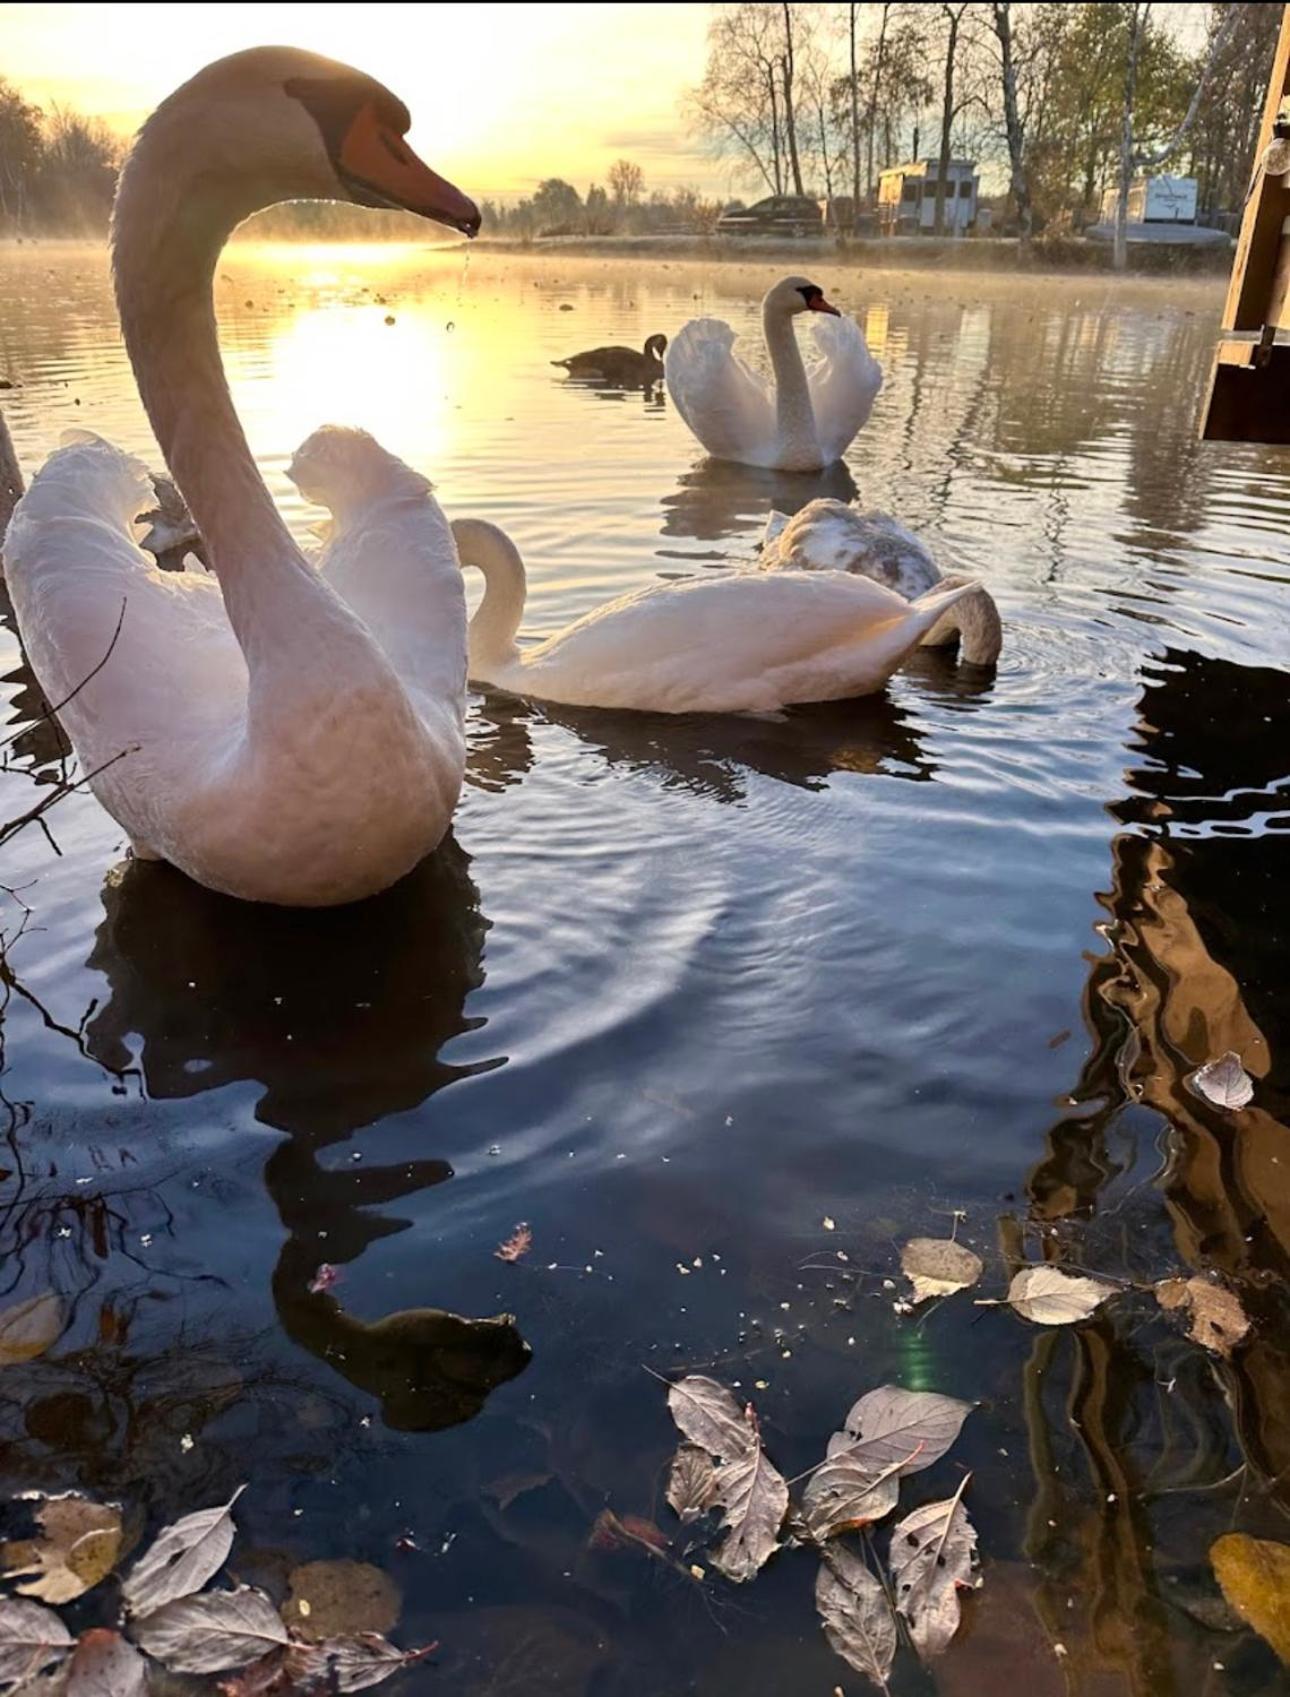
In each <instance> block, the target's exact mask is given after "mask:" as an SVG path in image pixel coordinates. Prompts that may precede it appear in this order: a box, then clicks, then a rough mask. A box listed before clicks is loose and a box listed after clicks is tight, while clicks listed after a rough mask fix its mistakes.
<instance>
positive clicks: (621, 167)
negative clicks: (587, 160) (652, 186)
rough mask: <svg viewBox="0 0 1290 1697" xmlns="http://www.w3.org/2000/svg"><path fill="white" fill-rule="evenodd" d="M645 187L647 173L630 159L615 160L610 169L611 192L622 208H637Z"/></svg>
mask: <svg viewBox="0 0 1290 1697" xmlns="http://www.w3.org/2000/svg"><path fill="white" fill-rule="evenodd" d="M644 187H645V173H644V172H643V171H642V170H641V168H640V166H639V165H636V164H634V163H633V162H632V161H631V160H630V159H615V160H614V162H613V164H612V165H611V166H610V167H609V192H610V194H612V195H613V197H614V200H615V201H616V202H617V204H618V205H619V206H620V207H628V206H635V204H636V202H637V201H638V200H639V199H640V197H641V191H642V189H643V188H644Z"/></svg>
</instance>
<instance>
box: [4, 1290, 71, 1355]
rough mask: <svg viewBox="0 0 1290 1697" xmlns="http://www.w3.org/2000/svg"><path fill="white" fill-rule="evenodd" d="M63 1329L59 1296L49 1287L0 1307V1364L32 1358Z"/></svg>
mask: <svg viewBox="0 0 1290 1697" xmlns="http://www.w3.org/2000/svg"><path fill="white" fill-rule="evenodd" d="M62 1332H63V1299H62V1298H61V1297H60V1296H56V1295H55V1294H54V1292H53V1291H52V1290H47V1291H43V1292H42V1293H41V1294H40V1295H39V1296H29V1297H28V1298H27V1300H26V1301H25V1302H15V1303H14V1305H13V1307H12V1308H4V1309H0V1367H11V1366H13V1364H14V1363H15V1362H18V1361H33V1360H35V1358H36V1356H38V1355H43V1354H44V1353H45V1351H46V1350H47V1349H49V1348H50V1346H51V1345H53V1344H56V1343H57V1342H58V1340H59V1338H60V1337H61V1336H62Z"/></svg>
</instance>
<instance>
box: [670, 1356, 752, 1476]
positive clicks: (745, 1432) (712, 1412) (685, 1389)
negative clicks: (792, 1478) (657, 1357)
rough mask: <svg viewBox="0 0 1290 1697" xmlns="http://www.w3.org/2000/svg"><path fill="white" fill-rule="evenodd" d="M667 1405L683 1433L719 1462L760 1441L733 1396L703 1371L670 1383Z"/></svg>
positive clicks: (740, 1452)
mask: <svg viewBox="0 0 1290 1697" xmlns="http://www.w3.org/2000/svg"><path fill="white" fill-rule="evenodd" d="M667 1405H668V1407H669V1408H670V1409H671V1411H672V1418H673V1420H675V1421H676V1423H677V1425H678V1426H679V1427H680V1429H681V1431H682V1433H683V1434H684V1435H685V1436H686V1437H687V1438H689V1439H690V1440H691V1442H692V1443H696V1444H698V1446H699V1448H700V1449H705V1450H707V1452H708V1454H709V1455H712V1456H716V1457H717V1459H718V1460H719V1461H730V1460H733V1459H734V1458H735V1457H736V1456H741V1455H744V1454H746V1453H747V1451H748V1450H749V1449H750V1448H751V1447H752V1446H753V1445H754V1444H755V1443H756V1442H757V1436H756V1433H755V1431H754V1430H753V1428H752V1427H751V1426H750V1425H749V1423H748V1421H747V1419H746V1418H745V1416H744V1411H743V1409H741V1408H740V1406H739V1404H738V1403H737V1402H736V1401H735V1399H734V1397H732V1396H731V1394H730V1392H729V1391H728V1390H727V1389H726V1387H725V1386H724V1385H719V1384H718V1383H717V1381H716V1380H715V1379H708V1378H705V1377H704V1375H703V1374H702V1373H691V1374H689V1375H688V1376H687V1377H686V1378H684V1379H678V1380H677V1381H676V1382H675V1383H674V1384H671V1385H669V1386H668V1389H667Z"/></svg>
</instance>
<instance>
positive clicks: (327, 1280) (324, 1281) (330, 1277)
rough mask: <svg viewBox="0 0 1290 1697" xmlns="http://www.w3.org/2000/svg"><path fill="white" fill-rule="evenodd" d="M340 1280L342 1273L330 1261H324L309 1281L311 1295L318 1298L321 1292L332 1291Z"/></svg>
mask: <svg viewBox="0 0 1290 1697" xmlns="http://www.w3.org/2000/svg"><path fill="white" fill-rule="evenodd" d="M339 1278H340V1273H339V1272H338V1271H337V1269H336V1268H335V1267H333V1266H332V1264H331V1262H330V1261H324V1262H323V1264H322V1266H321V1267H319V1269H318V1271H317V1272H316V1273H315V1274H314V1276H313V1278H312V1279H310V1281H309V1294H310V1295H311V1296H316V1295H317V1293H318V1292H319V1291H320V1290H330V1289H331V1287H332V1286H333V1285H334V1284H335V1283H336V1282H337V1280H338V1279H339Z"/></svg>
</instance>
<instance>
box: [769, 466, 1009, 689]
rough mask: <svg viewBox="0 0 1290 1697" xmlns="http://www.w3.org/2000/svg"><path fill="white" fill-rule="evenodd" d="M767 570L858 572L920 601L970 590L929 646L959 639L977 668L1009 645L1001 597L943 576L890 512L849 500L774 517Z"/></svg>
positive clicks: (930, 636) (926, 640)
mask: <svg viewBox="0 0 1290 1697" xmlns="http://www.w3.org/2000/svg"><path fill="white" fill-rule="evenodd" d="M760 563H761V565H762V567H763V569H765V570H768V571H793V572H799V571H823V572H852V573H856V574H858V575H861V576H864V577H867V578H872V579H873V581H874V582H875V583H881V584H883V585H885V586H886V587H887V588H888V589H894V590H895V592H896V593H897V594H898V595H903V596H904V598H905V600H906V601H916V600H917V599H918V598H919V597H920V596H922V595H926V594H927V593H928V592H929V591H931V590H934V589H936V588H942V589H949V588H952V587H954V586H957V585H969V586H970V590H969V593H968V594H965V595H964V596H963V598H962V600H961V601H959V602H957V603H956V604H955V605H954V606H953V607H952V608H951V609H950V610H949V611H948V612H947V613H946V614H945V615H944V617H943V618H941V619H938V620H937V622H936V623H935V624H934V625H933V626H932V628H931V629H930V630H929V631H928V632H927V634H926V636H924V637H923V638H922V643H923V646H924V647H925V648H939V647H941V646H943V645H944V644H946V643H950V642H953V641H954V640H955V638H956V637H957V638H958V639H959V657H960V658H961V659H962V660H964V661H966V662H967V664H968V665H970V666H993V665H994V663H995V662H996V661H997V660H998V658H999V652H1000V650H1001V648H1002V647H1003V625H1002V622H1001V621H1000V618H999V609H998V607H996V606H995V603H994V597H993V596H992V595H991V594H990V592H989V590H988V589H986V588H984V587H983V586H982V585H981V584H979V583H976V582H974V581H973V580H972V579H971V578H965V577H944V576H942V574H941V570H940V567H939V566H938V565H937V564H936V561H935V560H934V559H933V558H932V555H931V551H930V550H929V549H928V547H927V545H926V543H925V542H923V541H922V540H921V538H919V537H917V536H915V535H914V533H913V531H912V530H906V528H905V526H904V525H903V524H900V523H898V522H897V520H895V519H894V518H892V517H891V516H890V514H888V513H876V512H875V513H862V512H861V511H860V509H859V508H858V507H855V506H851V505H850V504H849V503H847V502H845V501H832V500H821V501H810V502H808V503H807V505H806V506H804V507H803V508H802V509H801V510H800V511H799V512H797V513H794V515H793V516H792V517H791V518H789V517H788V515H787V514H785V513H777V512H772V513H770V514H769V515H768V516H767V519H766V528H765V530H764V531H763V533H762V541H761V561H760Z"/></svg>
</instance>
